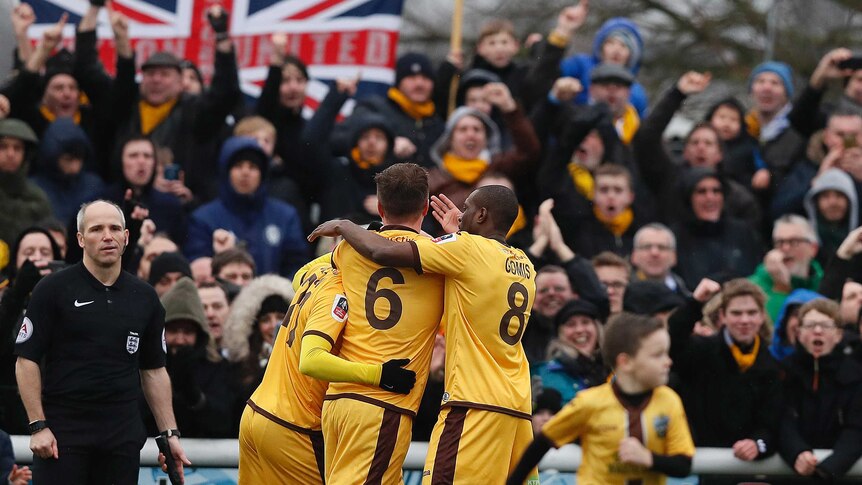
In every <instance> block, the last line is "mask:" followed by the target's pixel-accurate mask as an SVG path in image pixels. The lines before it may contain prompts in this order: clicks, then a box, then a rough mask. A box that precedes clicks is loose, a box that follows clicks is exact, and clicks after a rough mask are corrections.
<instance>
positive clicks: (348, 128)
mask: <svg viewBox="0 0 862 485" xmlns="http://www.w3.org/2000/svg"><path fill="white" fill-rule="evenodd" d="M433 90H434V68H433V67H432V66H431V59H429V58H428V56H426V55H425V54H419V53H415V52H408V53H406V54H403V55H402V56H401V57H399V58H398V60H397V61H396V63H395V84H394V85H393V86H392V87H391V88H389V91H387V93H386V96H371V97H368V98H365V99H363V100H361V101H359V102H358V103H357V104H356V107H355V108H354V109H353V113H352V114H351V115H350V117H349V118H347V119H346V120H345V121H344V122H343V123H339V124H338V125H336V126H335V129H334V130H333V132H332V138H331V141H332V150H333V152H334V153H335V154H336V155H343V154H346V153H348V152H349V151H350V150H351V149H352V148H353V147H352V146H350V143H351V141H352V138H353V134H354V133H355V132H356V128H355V127H354V121H355V120H356V119H357V118H360V119H361V117H362V116H364V114H365V113H367V112H373V113H377V114H380V115H383V117H384V118H386V119H387V120H389V121H390V123H391V125H392V127H393V129H394V130H395V146H394V153H395V157H396V158H397V159H398V161H399V162H403V161H408V160H409V161H413V162H415V163H417V164H419V165H421V166H423V167H433V166H434V161H433V160H432V158H431V144H432V143H434V142H435V141H436V140H437V139H438V138H440V135H441V134H442V133H443V130H444V123H443V118H442V116H441V114H442V113H443V110H444V107H442V106H435V104H434V100H433V98H432V94H433Z"/></svg>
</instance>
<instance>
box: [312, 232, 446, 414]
mask: <svg viewBox="0 0 862 485" xmlns="http://www.w3.org/2000/svg"><path fill="white" fill-rule="evenodd" d="M380 235H381V236H383V237H386V238H388V239H391V240H393V241H401V242H403V241H412V240H414V239H427V238H425V237H423V236H420V235H419V234H418V233H417V232H415V231H413V230H411V229H409V228H405V227H403V226H384V227H383V228H382V230H381V231H380ZM332 261H333V264H334V265H335V266H336V267H337V268H340V271H341V275H342V279H343V284H344V292H345V294H346V295H347V300H348V301H349V302H350V320H349V321H348V322H347V323H346V324H341V325H339V324H337V322H329V328H324V327H322V326H319V325H316V326H315V329H316V330H317V331H321V332H323V333H326V334H328V335H329V336H330V339H331V340H336V339H337V337H338V336H339V334H340V335H341V338H342V342H341V350H340V351H339V352H338V354H337V355H338V356H339V357H341V358H342V359H345V360H349V361H351V362H361V363H363V364H382V363H384V362H386V361H388V360H390V359H410V363H409V364H407V365H406V366H405V367H406V368H407V369H410V370H412V371H414V372H416V385H415V386H414V387H413V390H412V391H411V392H410V393H409V394H406V395H405V394H395V393H392V392H387V391H385V390H383V389H381V388H379V387H370V386H367V385H363V384H356V383H351V382H333V383H331V384H330V385H329V390H328V391H327V392H326V398H327V399H334V398H339V397H352V398H356V397H357V396H361V399H362V400H365V401H367V402H373V403H375V404H378V405H381V406H382V407H387V408H390V409H394V410H397V411H401V412H407V413H409V414H413V415H415V414H416V411H417V410H418V409H419V403H420V401H421V400H422V392H423V390H424V389H425V382H426V381H427V380H428V369H429V366H430V363H431V351H432V349H433V347H434V337H435V335H436V334H437V329H438V328H439V327H440V321H441V318H442V315H443V277H441V276H435V275H425V276H420V275H419V274H418V273H417V272H416V271H415V270H413V269H406V268H402V269H396V268H389V267H381V266H380V265H377V264H375V263H374V262H372V261H371V260H368V259H365V258H364V257H362V255H360V254H359V253H358V252H356V250H355V249H353V248H352V247H350V245H349V244H347V243H344V242H342V243H341V244H339V245H338V246H337V247H336V248H335V251H333V253H332Z"/></svg>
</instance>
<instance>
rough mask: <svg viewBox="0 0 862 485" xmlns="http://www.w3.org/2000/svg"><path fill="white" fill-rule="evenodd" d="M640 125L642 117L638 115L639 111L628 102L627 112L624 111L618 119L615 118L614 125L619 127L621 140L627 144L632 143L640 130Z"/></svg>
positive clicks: (618, 132)
mask: <svg viewBox="0 0 862 485" xmlns="http://www.w3.org/2000/svg"><path fill="white" fill-rule="evenodd" d="M640 125H641V118H640V116H638V111H637V110H636V109H635V107H634V106H632V105H631V104H627V105H626V111H625V113H623V115H622V116H621V117H619V118H618V119H616V120H614V126H615V127H616V129H617V134H618V135H619V137H620V141H622V142H623V143H624V144H626V145H628V144H629V143H631V141H632V138H634V137H635V133H637V132H638V128H639V127H640Z"/></svg>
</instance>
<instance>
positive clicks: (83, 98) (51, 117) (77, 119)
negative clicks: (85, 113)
mask: <svg viewBox="0 0 862 485" xmlns="http://www.w3.org/2000/svg"><path fill="white" fill-rule="evenodd" d="M85 104H90V98H88V97H87V95H86V94H84V92H83V91H80V92H79V93H78V106H84V105H85ZM39 112H40V113H42V117H43V118H45V119H46V120H48V122H49V123H53V122H54V121H56V120H57V115H55V114H54V112H53V111H51V110H50V109H48V107H47V106H45V105H41V106H39ZM72 121H73V122H74V123H75V124H76V125H80V124H81V110H80V109H79V110H77V111H75V114H74V115H72Z"/></svg>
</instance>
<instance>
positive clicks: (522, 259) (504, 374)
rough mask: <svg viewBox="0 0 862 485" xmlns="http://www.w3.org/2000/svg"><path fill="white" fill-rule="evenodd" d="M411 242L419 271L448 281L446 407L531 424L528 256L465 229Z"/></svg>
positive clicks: (532, 291)
mask: <svg viewBox="0 0 862 485" xmlns="http://www.w3.org/2000/svg"><path fill="white" fill-rule="evenodd" d="M410 244H413V245H414V247H415V251H414V254H415V257H416V263H415V265H414V266H415V267H416V268H417V270H421V271H422V272H424V273H434V274H441V275H444V276H445V277H446V285H445V293H446V297H445V300H446V305H445V308H444V315H443V321H444V329H445V334H446V378H445V381H446V382H445V391H446V392H445V393H444V394H443V405H444V406H446V405H453V406H464V407H471V408H476V409H485V410H489V411H497V412H501V413H506V414H511V415H514V416H519V417H524V418H526V419H530V412H531V402H530V371H529V364H528V363H527V357H526V354H525V353H524V348H523V347H522V346H521V336H522V335H523V334H524V330H525V328H526V326H527V320H528V319H529V317H530V309H531V308H532V306H533V301H534V300H535V296H536V280H535V270H534V269H533V264H532V263H531V262H530V260H529V258H527V255H526V254H524V252H523V251H521V250H520V249H517V248H513V247H511V246H508V245H506V244H504V243H502V242H499V241H496V240H493V239H488V238H485V237H481V236H476V235H472V234H469V233H466V232H459V233H454V234H447V235H445V236H441V237H438V238H436V239H416V240H415V241H413V242H411V243H410Z"/></svg>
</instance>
